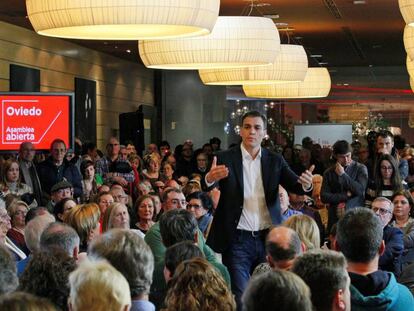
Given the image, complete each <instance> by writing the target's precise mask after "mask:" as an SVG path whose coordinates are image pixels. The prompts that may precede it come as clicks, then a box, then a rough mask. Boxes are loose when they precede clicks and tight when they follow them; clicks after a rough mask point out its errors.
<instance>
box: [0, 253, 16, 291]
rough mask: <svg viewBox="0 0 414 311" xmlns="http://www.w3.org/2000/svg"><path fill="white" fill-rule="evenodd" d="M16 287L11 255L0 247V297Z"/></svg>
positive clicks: (13, 262)
mask: <svg viewBox="0 0 414 311" xmlns="http://www.w3.org/2000/svg"><path fill="white" fill-rule="evenodd" d="M18 285H19V279H18V278H17V275H16V262H15V261H14V258H13V256H12V254H10V252H9V251H8V250H7V249H6V248H5V247H4V246H1V245H0V296H1V295H3V294H6V293H9V292H12V291H14V290H15V289H16V288H17V286H18Z"/></svg>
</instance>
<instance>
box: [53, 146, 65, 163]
mask: <svg viewBox="0 0 414 311" xmlns="http://www.w3.org/2000/svg"><path fill="white" fill-rule="evenodd" d="M51 155H52V158H53V160H54V161H55V162H59V163H60V162H62V161H63V159H64V158H65V155H66V146H65V144H64V143H54V144H53V146H52V150H51Z"/></svg>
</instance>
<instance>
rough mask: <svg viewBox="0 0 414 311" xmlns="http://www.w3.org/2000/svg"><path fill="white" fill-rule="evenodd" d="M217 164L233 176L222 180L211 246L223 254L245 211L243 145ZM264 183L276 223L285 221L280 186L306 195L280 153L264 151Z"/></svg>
mask: <svg viewBox="0 0 414 311" xmlns="http://www.w3.org/2000/svg"><path fill="white" fill-rule="evenodd" d="M217 164H218V165H220V164H224V165H226V166H227V167H228V169H229V176H228V177H227V178H224V179H222V180H220V181H219V183H218V184H219V188H220V191H221V195H220V201H219V203H218V206H217V209H216V212H215V214H214V218H213V223H212V225H211V230H210V234H209V236H208V239H207V244H208V245H210V246H211V248H212V249H213V250H214V251H216V252H219V253H222V252H223V251H225V250H226V249H227V247H228V246H229V245H230V243H231V241H232V238H233V236H234V233H235V231H236V229H237V225H238V223H239V219H240V215H241V213H242V209H243V201H244V192H243V164H242V154H241V149H240V146H237V147H234V148H232V149H229V150H226V151H224V152H221V153H219V154H218V155H217ZM261 166H262V180H263V188H264V192H265V198H266V204H267V207H268V209H269V212H270V215H271V217H272V222H273V223H274V224H279V223H280V222H281V214H280V206H279V193H278V186H279V184H281V185H282V186H283V187H284V188H285V189H287V191H290V192H294V193H298V194H303V190H302V185H301V184H299V183H298V176H297V175H296V174H295V173H294V172H293V171H292V170H291V169H290V168H289V166H288V164H287V163H286V161H285V160H284V159H283V157H282V156H281V155H279V154H275V153H272V152H270V151H268V150H267V149H263V148H262V157H261Z"/></svg>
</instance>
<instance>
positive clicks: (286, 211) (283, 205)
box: [279, 185, 302, 222]
mask: <svg viewBox="0 0 414 311" xmlns="http://www.w3.org/2000/svg"><path fill="white" fill-rule="evenodd" d="M279 201H280V212H281V214H282V222H284V221H285V220H287V219H288V218H289V217H291V216H293V215H302V212H301V211H297V210H295V209H293V208H290V207H289V205H290V204H289V203H290V202H289V195H288V193H287V191H286V190H285V188H283V187H282V186H281V185H279Z"/></svg>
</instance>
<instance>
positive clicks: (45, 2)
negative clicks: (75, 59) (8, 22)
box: [26, 0, 220, 40]
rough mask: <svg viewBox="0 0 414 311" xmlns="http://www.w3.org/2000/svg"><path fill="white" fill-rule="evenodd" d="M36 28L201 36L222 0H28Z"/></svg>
mask: <svg viewBox="0 0 414 311" xmlns="http://www.w3.org/2000/svg"><path fill="white" fill-rule="evenodd" d="M26 8H27V15H28V17H29V20H30V22H31V23H32V25H33V28H34V30H35V31H36V32H37V33H39V34H41V35H45V36H51V37H61V38H75V39H96V40H140V39H155V38H157V39H165V38H176V37H186V36H198V35H205V34H208V33H210V32H211V30H212V29H213V27H214V24H215V22H216V20H217V17H218V13H219V8H220V0H191V1H190V0H26Z"/></svg>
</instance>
